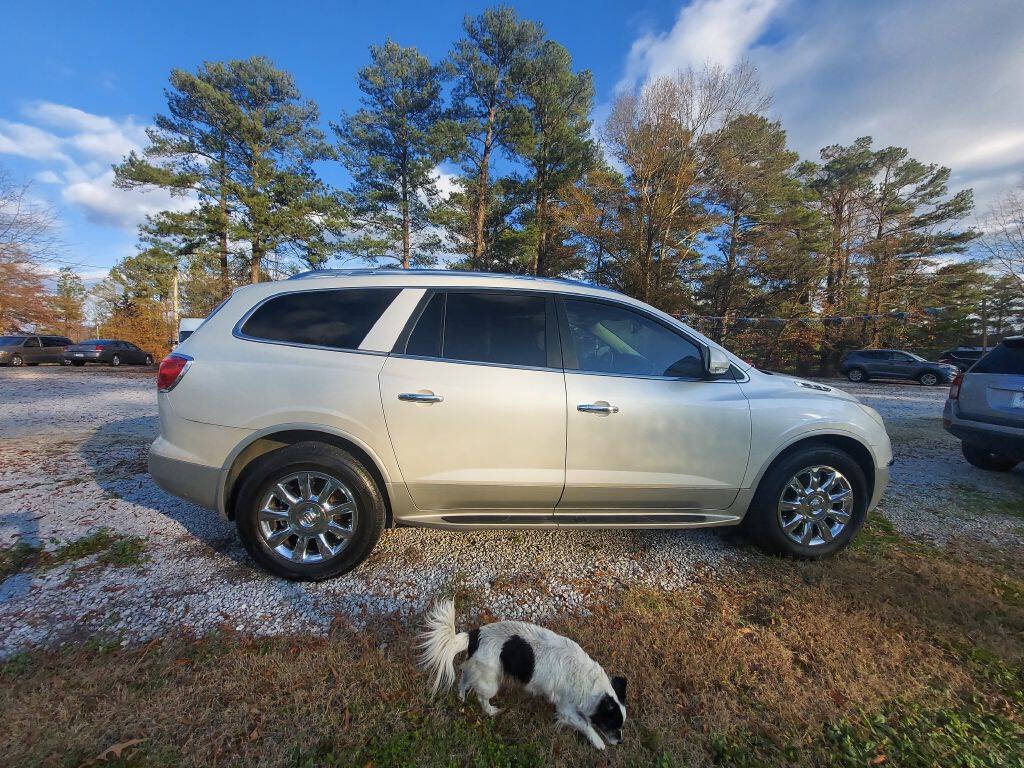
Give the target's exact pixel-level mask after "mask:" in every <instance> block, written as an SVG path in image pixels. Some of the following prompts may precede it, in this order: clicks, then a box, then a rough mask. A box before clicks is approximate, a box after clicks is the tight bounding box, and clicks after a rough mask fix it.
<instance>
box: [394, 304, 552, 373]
mask: <svg viewBox="0 0 1024 768" xmlns="http://www.w3.org/2000/svg"><path fill="white" fill-rule="evenodd" d="M547 305H548V299H547V297H546V296H544V295H543V294H533V293H494V292H490V291H484V292H480V293H474V292H471V291H451V292H449V293H448V294H447V299H446V301H445V310H444V327H443V333H442V334H441V336H442V338H441V355H440V356H441V357H444V358H446V359H449V360H465V361H468V362H478V363H493V364H496V365H522V366H528V367H532V368H545V367H547V366H548V348H547ZM427 309H431V307H427ZM424 314H427V313H426V312H424ZM435 315H436V310H435V311H434V312H433V313H432V317H433V316H435ZM422 319H423V318H421V320H422ZM416 331H419V327H417V328H416ZM415 336H416V332H415V331H414V333H413V337H415ZM413 337H410V343H411V342H412V341H413V340H414V339H413ZM417 343H419V339H417Z"/></svg>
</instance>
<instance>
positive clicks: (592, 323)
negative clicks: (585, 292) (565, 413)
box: [565, 299, 704, 379]
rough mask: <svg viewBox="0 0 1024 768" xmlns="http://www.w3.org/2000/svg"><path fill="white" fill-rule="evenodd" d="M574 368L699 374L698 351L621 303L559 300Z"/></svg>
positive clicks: (643, 373)
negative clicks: (573, 354)
mask: <svg viewBox="0 0 1024 768" xmlns="http://www.w3.org/2000/svg"><path fill="white" fill-rule="evenodd" d="M565 313H566V316H567V318H568V320H569V333H570V335H571V337H572V343H573V346H574V347H575V349H576V359H577V364H578V369H579V370H581V371H589V372H593V373H611V374H620V375H627V376H672V377H685V378H694V379H696V378H703V376H704V363H703V359H702V358H701V353H700V349H699V348H698V347H697V345H696V344H694V343H693V342H691V341H689V340H687V339H685V338H683V337H682V336H680V335H679V334H677V333H675V332H674V331H672V330H670V329H668V328H666V327H665V326H664V325H662V324H660V323H658V322H656V321H655V320H652V319H651V318H648V317H645V316H644V315H641V314H639V313H637V312H633V311H631V310H629V309H626V308H624V307H617V306H613V305H611V304H605V303H602V302H594V301H579V300H576V299H565Z"/></svg>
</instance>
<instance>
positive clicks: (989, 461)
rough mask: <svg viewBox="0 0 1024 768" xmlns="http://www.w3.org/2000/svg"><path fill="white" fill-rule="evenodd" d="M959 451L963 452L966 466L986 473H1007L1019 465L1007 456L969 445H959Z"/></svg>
mask: <svg viewBox="0 0 1024 768" xmlns="http://www.w3.org/2000/svg"><path fill="white" fill-rule="evenodd" d="M960 450H961V451H962V452H963V454H964V458H965V459H967V463H968V464H971V465H972V466H975V467H977V468H978V469H984V470H987V471H988V472H1009V471H1010V470H1011V469H1013V468H1014V467H1016V466H1017V464H1018V463H1019V462H1018V461H1017V460H1016V459H1011V458H1010V457H1009V456H1003V455H1002V454H1001V453H992V452H991V451H987V450H985V449H984V448H982V447H980V446H977V445H971V444H970V443H963V442H962V443H960Z"/></svg>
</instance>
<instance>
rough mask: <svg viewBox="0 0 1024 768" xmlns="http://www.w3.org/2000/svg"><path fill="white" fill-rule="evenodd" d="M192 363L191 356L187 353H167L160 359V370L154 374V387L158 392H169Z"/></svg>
mask: <svg viewBox="0 0 1024 768" xmlns="http://www.w3.org/2000/svg"><path fill="white" fill-rule="evenodd" d="M190 365H192V358H191V357H189V356H188V355H179V354H173V355H168V356H167V357H165V358H164V359H163V360H161V361H160V370H159V371H158V372H157V374H156V388H157V391H158V392H170V391H171V390H172V389H174V388H175V387H176V386H177V385H178V382H179V381H181V380H182V378H183V377H184V376H185V373H186V372H187V371H188V367H189V366H190Z"/></svg>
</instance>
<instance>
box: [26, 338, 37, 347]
mask: <svg viewBox="0 0 1024 768" xmlns="http://www.w3.org/2000/svg"><path fill="white" fill-rule="evenodd" d="M25 346H26V347H38V346H40V345H39V339H36V338H31V339H28V340H27V341H26V342H25Z"/></svg>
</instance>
